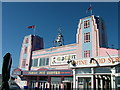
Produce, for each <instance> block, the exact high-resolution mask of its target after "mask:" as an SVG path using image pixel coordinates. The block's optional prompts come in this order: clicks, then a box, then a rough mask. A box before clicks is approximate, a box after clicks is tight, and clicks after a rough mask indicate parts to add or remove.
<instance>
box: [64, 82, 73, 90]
mask: <svg viewBox="0 0 120 90" xmlns="http://www.w3.org/2000/svg"><path fill="white" fill-rule="evenodd" d="M63 83H64V90H73V83H72V82H65V81H63Z"/></svg>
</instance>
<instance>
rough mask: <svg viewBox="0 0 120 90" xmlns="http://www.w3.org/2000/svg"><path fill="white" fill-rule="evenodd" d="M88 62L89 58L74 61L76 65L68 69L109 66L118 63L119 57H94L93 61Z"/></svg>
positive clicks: (119, 61)
mask: <svg viewBox="0 0 120 90" xmlns="http://www.w3.org/2000/svg"><path fill="white" fill-rule="evenodd" d="M90 60H91V58H82V59H79V60H74V61H75V63H76V65H75V66H73V65H71V64H70V67H72V68H74V67H94V66H109V65H116V64H118V63H120V57H119V56H117V55H116V56H111V57H95V58H94V60H92V61H90ZM90 62H91V63H90Z"/></svg>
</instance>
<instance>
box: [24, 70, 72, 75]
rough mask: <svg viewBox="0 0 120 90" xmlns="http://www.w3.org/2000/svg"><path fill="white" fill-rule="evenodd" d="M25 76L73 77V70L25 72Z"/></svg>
mask: <svg viewBox="0 0 120 90" xmlns="http://www.w3.org/2000/svg"><path fill="white" fill-rule="evenodd" d="M23 75H43V76H48V75H57V76H60V75H62V76H66V75H67V76H68V75H73V73H72V70H47V71H23Z"/></svg>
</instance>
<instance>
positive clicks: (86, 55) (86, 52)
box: [84, 50, 90, 58]
mask: <svg viewBox="0 0 120 90" xmlns="http://www.w3.org/2000/svg"><path fill="white" fill-rule="evenodd" d="M84 57H85V58H87V57H90V50H86V51H84Z"/></svg>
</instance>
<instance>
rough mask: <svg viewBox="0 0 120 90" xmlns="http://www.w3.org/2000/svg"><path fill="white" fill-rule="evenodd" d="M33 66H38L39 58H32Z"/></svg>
mask: <svg viewBox="0 0 120 90" xmlns="http://www.w3.org/2000/svg"><path fill="white" fill-rule="evenodd" d="M32 66H33V67H37V66H38V59H33V60H32Z"/></svg>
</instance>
